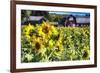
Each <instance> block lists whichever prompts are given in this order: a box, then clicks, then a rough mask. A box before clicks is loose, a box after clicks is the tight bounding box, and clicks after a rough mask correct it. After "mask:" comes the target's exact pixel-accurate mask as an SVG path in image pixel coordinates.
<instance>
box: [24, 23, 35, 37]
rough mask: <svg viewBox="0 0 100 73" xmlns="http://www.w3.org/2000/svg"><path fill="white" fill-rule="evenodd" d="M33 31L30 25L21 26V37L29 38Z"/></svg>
mask: <svg viewBox="0 0 100 73" xmlns="http://www.w3.org/2000/svg"><path fill="white" fill-rule="evenodd" d="M33 30H35V28H34V26H33V25H31V24H30V23H29V24H28V25H22V35H24V36H27V37H30V36H31V35H32V32H33Z"/></svg>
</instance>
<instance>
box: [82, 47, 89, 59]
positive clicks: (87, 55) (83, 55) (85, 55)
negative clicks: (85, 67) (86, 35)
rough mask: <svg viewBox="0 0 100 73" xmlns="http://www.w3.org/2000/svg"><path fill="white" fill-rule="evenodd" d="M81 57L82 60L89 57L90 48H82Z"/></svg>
mask: <svg viewBox="0 0 100 73" xmlns="http://www.w3.org/2000/svg"><path fill="white" fill-rule="evenodd" d="M82 57H83V59H84V60H88V59H89V58H90V50H87V49H83V50H82Z"/></svg>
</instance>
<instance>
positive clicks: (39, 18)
mask: <svg viewBox="0 0 100 73" xmlns="http://www.w3.org/2000/svg"><path fill="white" fill-rule="evenodd" d="M42 18H43V19H44V16H29V17H28V20H29V21H39V20H41V19H42Z"/></svg>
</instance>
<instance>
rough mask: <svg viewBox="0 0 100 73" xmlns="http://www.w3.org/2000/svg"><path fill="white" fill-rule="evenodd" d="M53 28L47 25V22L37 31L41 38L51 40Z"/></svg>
mask: <svg viewBox="0 0 100 73" xmlns="http://www.w3.org/2000/svg"><path fill="white" fill-rule="evenodd" d="M50 28H51V26H50V25H49V24H47V23H46V22H43V23H42V24H41V25H40V26H39V27H38V28H37V29H38V33H39V35H40V36H42V37H43V38H50V36H51V34H52V31H51V29H50Z"/></svg>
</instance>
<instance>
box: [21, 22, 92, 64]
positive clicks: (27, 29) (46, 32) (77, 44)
mask: <svg viewBox="0 0 100 73" xmlns="http://www.w3.org/2000/svg"><path fill="white" fill-rule="evenodd" d="M89 45H90V28H89V26H83V27H63V26H58V27H55V26H54V25H51V24H49V23H48V22H43V23H42V24H36V25H32V24H30V23H29V24H28V25H22V26H21V62H25V63H29V62H51V61H74V60H89V59H90V46H89Z"/></svg>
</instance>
